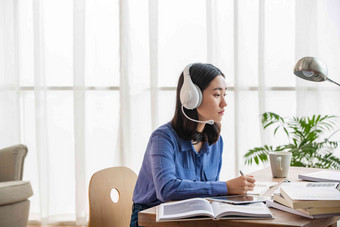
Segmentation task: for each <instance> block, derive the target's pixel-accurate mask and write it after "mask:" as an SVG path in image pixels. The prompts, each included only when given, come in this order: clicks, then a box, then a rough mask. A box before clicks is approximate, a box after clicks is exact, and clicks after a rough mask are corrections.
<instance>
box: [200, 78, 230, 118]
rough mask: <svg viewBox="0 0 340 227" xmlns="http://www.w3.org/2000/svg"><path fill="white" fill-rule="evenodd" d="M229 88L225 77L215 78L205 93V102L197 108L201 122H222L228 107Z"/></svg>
mask: <svg viewBox="0 0 340 227" xmlns="http://www.w3.org/2000/svg"><path fill="white" fill-rule="evenodd" d="M226 91H227V86H226V82H225V79H224V77H223V76H221V75H219V76H217V77H215V79H213V80H212V81H211V83H210V85H209V86H208V87H207V88H206V89H204V91H203V94H202V95H203V100H202V103H201V105H200V106H199V107H198V108H197V112H198V118H199V120H200V121H208V120H214V121H215V122H220V121H221V120H222V117H223V115H224V107H226V106H227V103H226V101H225V96H226Z"/></svg>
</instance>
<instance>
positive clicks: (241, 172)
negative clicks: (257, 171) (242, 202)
mask: <svg viewBox="0 0 340 227" xmlns="http://www.w3.org/2000/svg"><path fill="white" fill-rule="evenodd" d="M240 174H241V175H242V176H244V173H243V171H242V170H240ZM246 195H247V191H246Z"/></svg>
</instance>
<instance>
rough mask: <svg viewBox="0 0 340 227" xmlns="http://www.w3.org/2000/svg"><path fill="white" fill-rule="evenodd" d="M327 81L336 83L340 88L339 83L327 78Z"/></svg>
mask: <svg viewBox="0 0 340 227" xmlns="http://www.w3.org/2000/svg"><path fill="white" fill-rule="evenodd" d="M327 80H328V81H330V82H332V83H335V84H336V85H338V86H340V84H338V83H337V82H335V81H333V80H331V79H329V78H327Z"/></svg>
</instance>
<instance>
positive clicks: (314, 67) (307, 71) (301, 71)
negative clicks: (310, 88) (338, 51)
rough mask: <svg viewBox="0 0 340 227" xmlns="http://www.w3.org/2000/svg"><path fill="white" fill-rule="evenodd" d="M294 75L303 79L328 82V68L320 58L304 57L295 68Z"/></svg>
mask: <svg viewBox="0 0 340 227" xmlns="http://www.w3.org/2000/svg"><path fill="white" fill-rule="evenodd" d="M294 74H295V75H296V76H298V77H300V78H302V79H305V80H309V81H315V82H322V81H326V80H327V74H328V71H327V66H326V64H325V63H324V62H323V61H322V60H321V59H319V58H314V57H303V58H301V59H300V60H299V61H298V62H297V63H296V65H295V67H294Z"/></svg>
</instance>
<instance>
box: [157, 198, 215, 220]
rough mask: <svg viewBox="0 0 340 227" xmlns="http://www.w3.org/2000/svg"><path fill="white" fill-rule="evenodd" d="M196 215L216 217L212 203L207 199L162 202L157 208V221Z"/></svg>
mask: <svg viewBox="0 0 340 227" xmlns="http://www.w3.org/2000/svg"><path fill="white" fill-rule="evenodd" d="M196 216H208V217H211V218H213V217H214V214H213V210H212V208H211V205H210V203H209V202H208V201H207V200H205V199H202V198H194V199H186V200H182V201H178V202H171V203H162V204H161V205H159V208H158V210H157V221H158V220H176V219H182V218H188V217H196Z"/></svg>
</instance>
